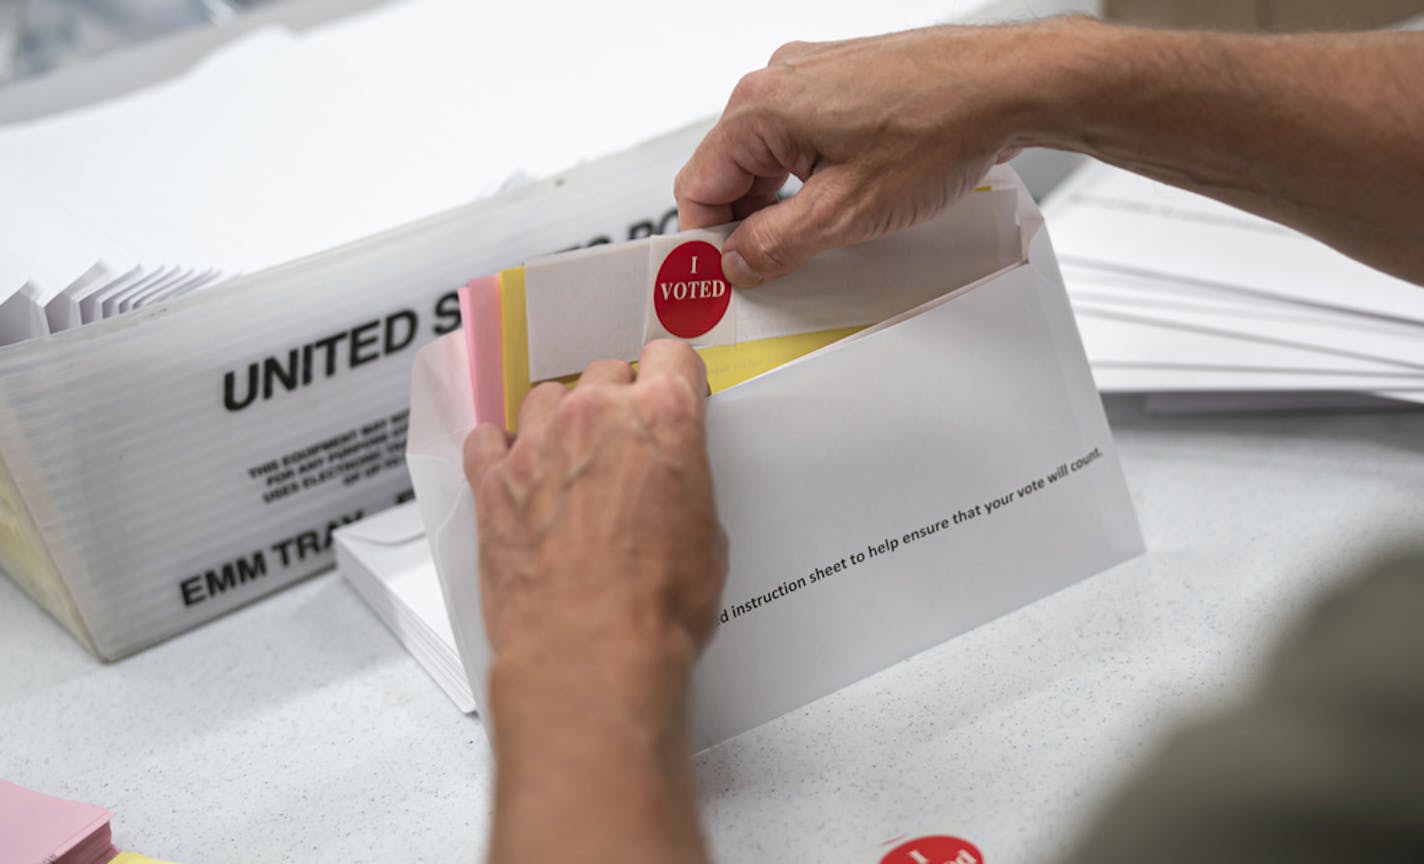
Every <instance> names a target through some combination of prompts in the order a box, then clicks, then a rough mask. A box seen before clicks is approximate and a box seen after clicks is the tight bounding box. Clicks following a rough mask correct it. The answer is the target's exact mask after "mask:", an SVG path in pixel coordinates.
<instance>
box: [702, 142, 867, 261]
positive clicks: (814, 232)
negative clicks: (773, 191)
mask: <svg viewBox="0 0 1424 864" xmlns="http://www.w3.org/2000/svg"><path fill="white" fill-rule="evenodd" d="M844 187H845V182H844V179H843V176H842V172H840V171H839V170H838V169H836V168H834V167H833V168H829V169H826V170H822V171H817V172H816V173H815V174H812V175H811V177H810V179H808V180H807V181H806V185H805V186H803V187H802V188H801V191H800V192H797V193H796V194H795V195H792V196H791V197H790V198H788V199H786V200H785V201H781V202H778V203H776V204H773V205H771V206H770V207H766V208H763V209H761V210H758V211H756V212H755V213H752V214H750V215H749V216H747V218H746V219H745V220H744V221H743V222H742V224H741V225H739V226H737V229H736V230H735V231H733V232H732V234H731V236H729V237H728V238H727V242H726V243H724V244H723V245H722V273H723V274H724V275H725V276H726V277H727V281H728V282H730V283H732V285H734V286H736V287H738V288H751V287H754V286H757V285H760V284H762V283H763V282H767V281H770V280H772V279H778V278H780V277H782V276H785V275H786V274H788V273H791V272H793V271H795V270H797V269H799V268H800V267H801V266H802V265H804V264H805V263H806V262H807V261H809V260H810V259H811V256H813V255H815V254H816V253H817V252H820V251H822V250H824V249H831V248H835V247H838V246H845V245H849V244H850V243H853V242H857V241H860V240H864V239H867V238H865V237H860V236H856V235H852V233H851V229H852V227H853V225H854V221H853V219H852V218H851V214H850V211H849V207H848V203H847V200H846V197H845V195H844V193H843V192H842V191H841V190H842V189H843V188H844Z"/></svg>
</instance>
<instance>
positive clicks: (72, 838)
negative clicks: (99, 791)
mask: <svg viewBox="0 0 1424 864" xmlns="http://www.w3.org/2000/svg"><path fill="white" fill-rule="evenodd" d="M117 854H118V852H117V851H115V850H114V847H113V846H112V845H110V841H109V811H108V810H105V809H104V808H103V807H99V806H98V805H95V804H85V803H83V802H80V801H66V800H65V799H63V798H52V797H50V796H49V795H43V794H41V793H39V792H33V791H31V790H29V789H25V788H23V787H20V786H16V785H15V784H13V783H7V782H5V781H4V780H0V861H37V862H38V861H53V862H55V864H91V862H103V861H108V860H110V859H111V858H113V857H114V856H115V855H117Z"/></svg>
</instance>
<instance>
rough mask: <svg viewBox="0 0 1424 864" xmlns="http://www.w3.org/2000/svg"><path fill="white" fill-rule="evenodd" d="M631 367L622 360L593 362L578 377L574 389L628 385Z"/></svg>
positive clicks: (630, 377)
mask: <svg viewBox="0 0 1424 864" xmlns="http://www.w3.org/2000/svg"><path fill="white" fill-rule="evenodd" d="M632 381H633V367H632V366H631V365H629V364H628V363H625V362H623V361H622V360H595V361H593V362H592V363H590V364H588V367H587V368H586V369H584V370H583V374H582V375H580V376H579V380H578V384H576V385H575V386H574V389H578V388H580V387H586V386H590V385H595V384H630V383H632Z"/></svg>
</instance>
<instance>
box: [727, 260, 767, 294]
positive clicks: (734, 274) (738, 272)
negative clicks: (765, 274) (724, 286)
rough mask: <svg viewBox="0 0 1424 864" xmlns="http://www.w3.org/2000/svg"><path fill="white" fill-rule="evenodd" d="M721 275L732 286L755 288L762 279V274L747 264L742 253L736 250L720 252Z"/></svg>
mask: <svg viewBox="0 0 1424 864" xmlns="http://www.w3.org/2000/svg"><path fill="white" fill-rule="evenodd" d="M722 275H723V276H726V277H727V281H728V282H731V283H732V287H734V288H755V287H756V286H758V285H760V284H761V283H762V282H763V281H764V280H763V279H762V275H761V274H760V273H758V272H756V271H755V270H753V269H752V268H751V267H750V266H749V265H748V264H747V259H745V258H743V257H742V253H740V252H736V251H732V252H724V253H723V254H722Z"/></svg>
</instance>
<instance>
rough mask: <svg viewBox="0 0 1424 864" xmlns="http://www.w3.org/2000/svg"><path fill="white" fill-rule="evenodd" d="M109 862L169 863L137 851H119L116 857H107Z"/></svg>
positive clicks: (116, 863) (119, 863)
mask: <svg viewBox="0 0 1424 864" xmlns="http://www.w3.org/2000/svg"><path fill="white" fill-rule="evenodd" d="M109 864H170V862H168V861H159V860H158V859H157V858H150V857H148V856H147V855H140V854H138V853H137V852H120V853H119V854H118V857H116V858H111V859H109Z"/></svg>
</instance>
